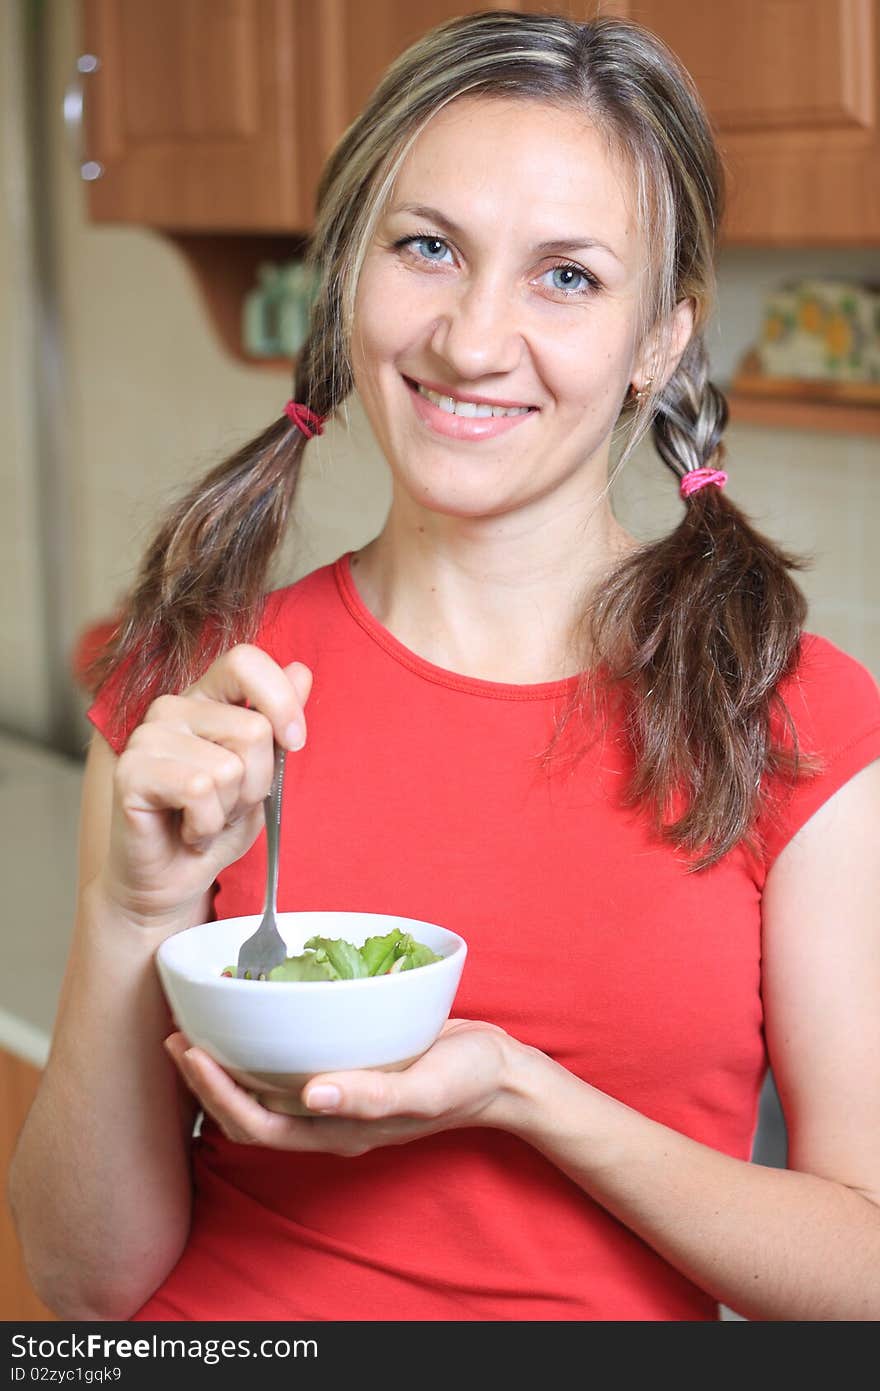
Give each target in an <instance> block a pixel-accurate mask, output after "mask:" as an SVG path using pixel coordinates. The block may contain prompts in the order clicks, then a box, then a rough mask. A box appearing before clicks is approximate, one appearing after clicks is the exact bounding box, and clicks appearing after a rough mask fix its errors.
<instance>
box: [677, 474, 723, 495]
mask: <svg viewBox="0 0 880 1391" xmlns="http://www.w3.org/2000/svg"><path fill="white" fill-rule="evenodd" d="M726 482H727V474H726V473H725V472H724V471H723V469H714V468H695V469H691V471H690V473H686V474H685V476H684V478H683V479H682V480H681V487H680V488H679V490H678V491H679V492H680V493H681V496H682V497H690V495H691V493H696V492H699V490H700V488H705V486H706V484H707V483H716V484H717V485H718V487H719V488H723V487H724V485H725V483H726Z"/></svg>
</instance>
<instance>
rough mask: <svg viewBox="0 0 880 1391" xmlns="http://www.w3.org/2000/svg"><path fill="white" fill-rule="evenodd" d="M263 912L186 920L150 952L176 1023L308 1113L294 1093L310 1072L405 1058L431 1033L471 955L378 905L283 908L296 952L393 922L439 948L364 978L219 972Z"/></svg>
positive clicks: (253, 1082) (373, 932) (266, 1090)
mask: <svg viewBox="0 0 880 1391" xmlns="http://www.w3.org/2000/svg"><path fill="white" fill-rule="evenodd" d="M259 922H260V915H259V914H255V915H253V916H248V917H243V918H226V919H221V920H220V921H219V922H209V923H201V924H199V925H198V926H197V927H190V928H187V929H185V930H184V931H183V932H179V933H176V934H175V935H174V936H172V937H168V938H166V940H165V941H164V942H163V943H162V944H161V946H160V947H159V949H158V951H157V953H156V964H157V967H158V971H159V977H160V979H161V982H162V987H163V989H164V991H165V995H166V997H167V999H168V1003H169V1005H170V1006H171V1011H172V1014H173V1016H174V1019H175V1021H176V1024H177V1026H178V1028H180V1029H181V1030H182V1031H183V1032H184V1033H185V1034H186V1035H187V1037H188V1038H189V1040H190V1041H191V1042H192V1043H194V1044H196V1045H198V1047H199V1048H202V1049H204V1051H205V1052H206V1053H209V1054H210V1056H211V1057H212V1058H214V1059H215V1060H216V1061H217V1062H218V1063H220V1065H221V1066H222V1067H223V1068H225V1069H226V1071H227V1072H228V1073H230V1075H231V1076H232V1077H234V1078H235V1080H236V1081H237V1082H239V1083H240V1084H241V1085H242V1086H244V1087H246V1088H247V1089H248V1090H250V1091H254V1092H256V1093H258V1094H259V1096H260V1099H261V1100H262V1101H263V1104H264V1105H268V1106H269V1107H270V1109H274V1110H284V1111H291V1112H293V1113H295V1114H303V1113H304V1108H303V1106H302V1104H301V1103H300V1102H299V1100H298V1096H299V1093H300V1092H301V1090H302V1088H303V1086H304V1085H305V1083H306V1082H307V1081H308V1080H309V1079H310V1078H311V1077H314V1076H315V1074H316V1073H318V1072H330V1071H337V1070H347V1069H349V1068H381V1069H383V1070H396V1069H400V1068H404V1067H407V1066H408V1065H409V1064H410V1063H412V1062H414V1061H415V1059H416V1058H418V1057H420V1056H421V1054H422V1053H424V1052H425V1051H426V1050H427V1049H428V1048H430V1046H431V1044H432V1043H433V1042H434V1040H435V1039H436V1038H437V1035H438V1034H439V1033H440V1030H441V1029H442V1027H443V1025H444V1023H445V1022H446V1020H447V1019H448V1017H449V1012H450V1010H451V1008H452V1003H453V1000H454V999H455V993H456V991H457V989H458V983H459V981H460V979H461V973H462V969H463V967H464V962H465V957H466V955H467V944H466V943H465V941H464V939H463V938H462V937H459V936H458V934H457V933H455V932H450V931H448V930H447V929H446V928H443V927H439V926H438V925H437V924H435V923H428V922H422V921H420V920H419V919H416V918H400V917H394V916H391V915H388V914H383V913H347V912H338V913H337V912H308V913H279V914H278V915H277V923H278V931H279V932H280V933H281V936H282V937H283V938H284V941H285V944H286V946H287V954H288V956H295V955H298V954H299V953H300V952H301V951H302V950H303V947H304V945H305V943H306V942H307V941H308V939H309V938H310V937H312V936H316V935H317V936H321V937H330V938H335V937H342V938H344V939H345V940H346V941H348V942H351V943H352V944H353V945H354V946H358V947H359V946H362V945H363V943H364V942H365V941H366V939H367V938H368V937H375V936H384V934H385V933H388V932H391V931H392V930H393V929H394V928H395V927H396V928H399V929H400V931H401V932H409V933H411V934H412V935H413V937H415V939H416V941H417V942H422V943H424V945H425V946H427V947H430V948H431V950H432V951H434V952H437V953H438V954H439V955H440V956H441V957H442V960H441V961H435V962H432V963H431V965H430V966H419V967H416V968H415V969H414V970H410V971H400V972H397V973H395V974H394V975H383V976H367V977H365V978H363V979H360V980H333V981H251V980H236V979H234V978H231V977H228V976H223V975H221V972H222V971H223V970H224V969H225V968H226V967H227V966H231V965H234V964H235V962H236V961H237V959H238V951H239V948H240V946H241V944H242V942H244V941H245V940H246V939H247V938H248V937H250V936H251V935H252V933H254V932H255V931H256V929H257V927H258V925H259Z"/></svg>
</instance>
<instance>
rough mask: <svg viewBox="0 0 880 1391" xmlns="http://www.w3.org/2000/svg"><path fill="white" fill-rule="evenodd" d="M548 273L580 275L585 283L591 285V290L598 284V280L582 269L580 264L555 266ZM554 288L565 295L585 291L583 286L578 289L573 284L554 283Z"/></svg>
mask: <svg viewBox="0 0 880 1391" xmlns="http://www.w3.org/2000/svg"><path fill="white" fill-rule="evenodd" d="M547 274H548V275H574V276H579V277H580V279H581V280H582V281H584V284H585V285H586V286H588V287H589V289H591V290H595V289H596V285H597V282H596V280H594V279H593V277H592V276H590V275H588V274H587V272H586V271H585V270H581V268H580V266H568V265H562V266H553V267H552V268H551V269H550V270H549V271H548V272H547ZM553 288H554V290H559V291H560V293H561V294H563V295H572V294H582V293H583V288H581V289H577V288H575V287H573V286H571V285H554V286H553Z"/></svg>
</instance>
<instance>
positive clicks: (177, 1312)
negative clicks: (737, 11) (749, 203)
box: [11, 10, 880, 1321]
mask: <svg viewBox="0 0 880 1391" xmlns="http://www.w3.org/2000/svg"><path fill="white" fill-rule="evenodd" d="M722 208H723V182H722V170H721V163H720V160H719V157H718V152H717V150H716V148H715V145H714V143H713V139H712V134H711V130H710V127H709V123H708V121H707V118H706V114H705V112H704V110H703V108H702V106H701V104H700V101H699V98H698V95H697V93H696V90H695V88H694V84H693V82H692V81H691V79H690V77H689V76H688V74H687V73H686V72H685V71H684V70H683V68H682V67H681V65H680V63H679V62H678V61H677V59H676V58H675V56H674V55H673V54H671V53H670V52H669V51H668V49H666V48H665V47H664V46H663V44H661V43H660V42H659V41H658V40H657V39H656V38H655V37H654V36H653V35H651V34H650V33H648V32H647V31H646V30H644V29H643V28H641V27H640V26H638V25H637V24H634V23H631V22H626V21H623V20H617V19H611V18H598V19H595V20H593V21H590V22H588V23H583V24H579V23H576V22H574V21H573V20H571V19H569V18H567V17H565V16H561V15H554V14H544V13H542V14H527V13H521V12H513V11H504V10H500V11H491V12H485V13H479V14H473V15H468V16H465V17H464V18H460V19H456V20H453V21H450V22H449V23H447V24H443V25H441V26H439V27H438V28H436V29H434V30H432V31H431V32H430V33H428V34H426V35H425V36H424V38H422V39H421V40H420V41H419V42H418V43H416V44H414V45H413V46H412V47H411V48H410V49H409V50H407V52H405V53H404V54H402V55H401V56H400V57H399V58H398V59H397V60H396V62H395V63H394V64H392V66H391V67H390V68H389V70H388V72H387V73H386V74H385V76H384V77H383V79H382V81H381V82H380V84H379V86H378V87H377V89H376V91H375V92H374V93H373V95H372V96H371V98H370V101H369V102H368V104H367V106H366V108H365V109H364V111H363V112H362V113H361V114H360V115H359V116H358V117H357V119H356V120H355V121H354V122H353V123H352V125H351V126H350V127H349V129H348V130H347V131H346V132H345V133H344V135H343V137H342V139H341V140H340V141H339V143H338V145H337V146H336V148H335V149H334V150H333V152H332V154H331V156H330V158H329V160H328V162H327V165H326V167H325V169H324V171H323V174H322V177H321V181H320V187H319V190H318V201H317V219H316V226H315V231H314V238H313V244H312V251H311V254H312V259H313V262H314V265H315V267H316V268H318V269H319V270H320V274H321V290H320V294H319V295H318V298H317V300H316V302H315V304H314V307H313V311H312V319H311V324H310V331H309V336H308V340H307V342H306V344H305V346H304V349H303V352H302V355H301V357H300V360H299V363H298V366H297V377H296V383H295V387H296V389H295V392H294V395H295V397H296V399H295V400H293V401H291V402H289V403H288V404H287V406H286V407H285V409H284V412H283V413H282V414H281V416H280V418H279V420H277V421H275V422H273V423H272V424H270V425H269V426H267V428H266V430H265V431H264V432H263V433H262V434H261V435H260V436H259V437H258V438H257V439H256V440H254V441H252V442H251V443H250V444H249V445H247V446H246V447H245V448H243V449H242V450H240V451H239V452H238V453H237V454H235V455H234V456H233V457H232V458H231V459H229V460H228V461H226V462H225V463H224V464H221V465H220V466H219V467H218V468H217V469H215V470H214V471H213V472H212V473H211V474H210V475H209V476H208V478H207V479H206V480H205V481H204V483H203V484H201V485H199V486H198V487H197V488H196V489H194V490H193V492H192V493H191V494H190V495H189V496H188V497H186V498H185V499H184V500H183V502H182V503H181V504H180V506H179V507H178V508H177V509H176V510H175V512H174V513H173V514H172V515H171V517H170V518H169V519H168V520H167V522H166V523H165V524H164V525H163V527H162V529H161V530H160V532H159V534H158V536H157V537H156V539H155V541H154V543H153V546H152V547H151V549H150V552H149V554H148V556H147V557H146V560H145V563H144V566H143V569H142V572H141V575H140V578H139V580H138V583H137V585H136V587H135V590H134V592H133V594H132V596H131V598H130V601H129V604H128V607H127V611H126V616H125V620H124V622H123V624H122V626H121V629H120V632H119V634H118V637H117V640H116V642H115V644H114V646H113V648H112V650H111V652H110V653H109V656H108V660H107V663H106V664H105V674H106V679H105V681H104V684H103V685H102V687H101V689H100V692H99V694H98V698H97V700H96V703H95V705H94V706H93V708H92V710H91V712H90V714H91V718H92V720H93V722H94V724H95V726H96V728H97V730H98V731H99V733H98V734H97V735H96V737H95V740H94V742H93V746H92V749H91V751H90V755H89V764H88V770H87V775H86V792H85V802H84V810H83V832H82V845H83V850H82V871H81V873H82V890H81V902H80V913H79V917H78V921H77V929H76V935H75V939H74V945H73V948H72V951H71V956H70V961H69V964H68V973H67V977H66V980H65V989H64V992H63V995H62V1003H61V1005H60V1007H59V1015H58V1021H57V1024H56V1032H55V1037H54V1039H53V1049H52V1056H51V1058H50V1062H49V1066H48V1068H47V1070H46V1073H45V1076H44V1078H43V1082H42V1084H41V1090H40V1093H39V1094H38V1097H37V1100H36V1103H35V1106H34V1108H33V1111H32V1113H31V1115H30V1117H29V1119H28V1123H27V1125H26V1127H25V1130H24V1132H23V1135H22V1139H21V1141H20V1146H19V1150H18V1152H17V1156H16V1163H15V1167H14V1172H13V1184H12V1190H11V1191H12V1195H13V1207H14V1210H15V1212H16V1217H17V1221H18V1224H19V1231H20V1235H21V1238H22V1242H23V1245H24V1248H25V1252H26V1255H27V1260H28V1267H29V1269H30V1270H31V1272H32V1274H33V1276H34V1280H35V1283H36V1285H37V1288H38V1290H39V1291H40V1293H41V1295H42V1296H43V1298H44V1299H46V1301H47V1303H49V1304H50V1306H51V1307H53V1308H56V1309H57V1310H58V1311H59V1312H63V1313H64V1314H65V1315H66V1316H67V1317H72V1318H82V1317H96V1318H129V1317H131V1318H134V1319H138V1320H143V1319H169V1318H171V1319H205V1320H216V1319H223V1318H236V1319H267V1318H279V1319H328V1318H329V1319H340V1318H341V1319H354V1320H363V1319H367V1318H369V1319H373V1318H396V1319H430V1320H440V1319H446V1320H462V1319H465V1320H488V1319H492V1320H523V1319H525V1320H533V1319H534V1320H539V1319H567V1320H584V1319H594V1320H621V1319H626V1320H645V1319H652V1320H686V1321H694V1320H708V1319H715V1318H717V1317H718V1306H719V1301H720V1302H721V1303H723V1304H724V1305H726V1306H727V1307H729V1308H731V1309H734V1310H736V1311H737V1312H739V1313H741V1314H742V1315H745V1316H747V1317H750V1318H759V1319H761V1318H765V1319H795V1320H804V1319H816V1318H843V1319H852V1318H877V1317H880V1287H878V1282H877V1272H878V1270H880V1188H878V1181H877V1174H878V1173H880V1139H878V1137H880V1023H878V1021H880V1009H878V1007H877V1005H878V995H880V980H878V957H877V949H876V941H877V929H876V904H877V902H878V901H880V862H878V857H877V855H876V843H875V841H876V825H877V822H878V817H880V778H878V776H877V775H878V772H880V765H878V764H877V760H878V758H880V692H878V689H877V686H876V683H875V682H874V681H873V679H872V677H871V676H870V674H869V673H868V672H867V671H866V670H865V668H863V667H861V666H860V664H859V663H858V662H856V661H855V660H854V659H853V658H851V657H849V656H848V655H847V654H846V653H844V652H841V651H840V650H839V649H837V648H835V647H834V646H833V645H832V644H831V643H828V642H826V641H825V640H824V639H822V638H820V637H818V636H816V635H813V634H809V633H806V632H804V630H803V622H804V619H805V615H806V603H805V600H804V597H803V595H802V594H801V592H800V590H799V589H798V587H797V585H796V584H795V583H794V581H793V580H792V578H791V575H790V573H789V572H790V571H791V570H792V569H796V568H798V566H799V565H801V564H802V562H801V561H800V560H799V559H798V558H797V557H795V556H792V555H788V554H786V553H785V552H783V551H782V550H780V549H779V548H778V547H777V546H775V545H774V544H773V542H772V541H770V540H769V539H768V538H766V537H764V536H762V535H761V534H760V533H759V532H758V531H757V530H755V528H754V527H753V526H752V525H751V523H750V522H749V520H748V518H747V517H746V515H745V514H744V513H743V512H742V511H741V510H740V509H739V508H738V507H737V506H736V505H735V504H734V503H733V502H732V501H731V499H730V497H729V496H728V495H727V493H726V492H725V491H724V485H725V483H726V482H727V474H726V472H725V471H724V470H723V469H722V468H720V465H721V464H722V463H723V461H724V446H723V444H722V435H723V431H724V427H725V424H726V420H727V408H726V404H725V401H724V397H723V396H722V394H721V393H720V392H719V391H718V389H717V388H716V387H715V386H714V384H713V383H712V381H711V378H710V373H709V365H708V361H707V356H706V350H705V346H704V342H703V329H704V326H705V323H706V320H707V317H708V315H709V313H710V312H711V307H712V300H713V293H714V255H715V243H716V233H717V229H718V227H719V225H720V222H721V215H722ZM355 390H356V391H357V392H358V394H359V396H360V398H361V400H362V402H363V406H364V409H365V411H366V413H367V415H368V417H369V421H370V424H371V426H372V429H373V432H374V434H375V437H376V439H377V441H378V443H379V446H380V448H381V449H382V451H383V453H384V455H385V457H386V459H387V461H388V465H389V468H390V470H391V475H392V482H393V497H392V505H391V508H390V511H389V514H388V517H387V520H386V523H385V525H384V526H383V528H382V531H381V532H380V534H379V535H378V536H377V537H375V538H374V539H373V540H372V541H371V542H370V543H369V545H367V546H365V547H364V548H363V550H362V551H360V552H359V553H358V554H356V555H354V554H351V553H348V552H347V553H345V554H344V555H342V556H340V557H339V558H338V559H337V560H336V562H335V563H334V564H332V565H327V566H323V567H321V568H320V569H318V570H315V571H313V572H312V573H311V574H309V575H307V576H305V578H304V579H302V580H300V581H298V582H297V583H296V584H292V585H288V586H285V587H282V588H281V589H279V590H276V591H275V592H273V593H272V594H269V595H266V594H265V593H264V587H265V583H266V572H267V565H268V562H269V559H270V558H271V555H272V553H273V550H274V547H275V545H276V543H277V542H278V540H279V538H280V536H281V534H282V532H283V528H284V523H285V519H286V516H287V513H288V509H289V507H290V503H291V501H292V499H293V497H294V495H295V492H296V485H297V479H298V475H299V468H300V464H301V460H302V452H303V449H304V447H305V443H306V440H307V439H308V438H310V437H311V436H312V435H313V434H315V433H318V432H320V431H321V430H322V428H323V425H324V423H325V421H326V420H327V419H328V418H330V417H331V416H333V415H335V414H336V413H337V412H339V411H340V410H341V408H342V406H343V404H344V402H345V401H346V399H347V398H348V396H349V395H350V393H351V392H352V391H355ZM648 429H651V430H652V437H653V441H654V444H655V446H656V449H657V452H658V454H659V456H660V459H661V460H662V462H663V463H664V465H665V466H666V467H667V468H668V469H669V470H670V472H671V473H672V475H673V476H674V478H675V480H676V483H677V485H678V487H679V492H680V496H681V500H682V516H681V520H680V523H679V525H678V526H677V527H676V528H675V529H674V530H673V531H672V533H671V534H670V535H669V536H666V537H663V538H661V539H660V540H659V541H656V542H654V543H652V544H650V545H640V544H639V543H638V542H636V541H635V540H634V538H633V537H631V536H629V535H628V534H627V533H626V532H625V531H624V529H623V528H622V527H621V526H620V525H619V523H618V522H617V520H616V518H615V517H614V514H613V512H612V510H611V507H610V504H609V500H608V499H609V487H610V482H611V478H610V476H609V475H610V473H611V468H610V449H611V442H612V437H614V436H615V435H617V434H618V433H620V435H621V436H622V437H623V440H624V448H623V450H622V453H621V456H620V459H619V461H618V463H617V468H620V467H622V466H623V465H624V463H625V462H626V460H627V458H628V457H629V455H630V454H631V451H632V449H633V448H634V447H635V445H636V443H637V442H638V440H639V439H640V438H642V437H643V436H644V434H645V432H646V431H647V430H648ZM306 707H307V708H308V725H309V728H308V740H307V741H306V729H305V721H306ZM274 744H282V745H283V746H284V747H286V748H288V749H290V750H291V751H298V752H296V757H295V758H294V759H292V760H290V763H291V764H292V767H291V773H290V776H289V777H288V779H287V781H286V784H285V788H286V792H285V795H286V796H287V797H289V798H291V799H293V800H294V802H295V805H294V806H292V807H291V814H290V815H288V816H285V818H284V820H283V823H282V827H283V830H282V836H281V848H280V857H281V868H280V878H279V906H280V907H281V908H283V909H295V908H298V909H302V908H308V909H316V910H318V911H327V912H332V911H336V912H339V911H346V910H348V911H351V912H368V913H384V914H391V915H395V916H402V917H403V916H405V917H409V918H412V919H416V920H420V921H422V922H424V923H436V924H439V925H442V926H444V927H446V928H448V929H451V930H452V931H454V932H456V933H458V934H459V935H460V936H461V937H462V938H463V939H464V940H465V941H466V942H467V944H468V961H467V968H466V970H465V972H464V974H463V977H462V983H461V988H460V992H459V995H458V996H457V997H456V1002H455V1010H454V1017H452V1018H450V1020H449V1021H448V1022H447V1025H446V1027H445V1028H444V1030H443V1032H442V1033H441V1035H440V1036H439V1037H438V1038H437V1040H436V1042H435V1043H434V1044H432V1046H431V1047H430V1048H428V1049H427V1051H426V1052H425V1053H424V1054H423V1055H422V1056H421V1057H419V1058H417V1059H416V1060H415V1061H413V1062H412V1063H410V1064H409V1065H408V1066H406V1067H404V1068H402V1069H401V1070H400V1071H395V1072H380V1071H378V1070H377V1068H366V1069H364V1070H362V1071H343V1072H339V1071H337V1072H328V1073H324V1074H321V1075H320V1076H317V1077H314V1078H312V1079H311V1081H310V1082H309V1083H308V1084H307V1085H306V1086H305V1087H304V1088H303V1090H302V1093H301V1094H300V1096H299V1099H300V1100H301V1101H302V1102H303V1104H304V1105H305V1106H306V1107H308V1109H309V1110H310V1111H311V1112H312V1114H311V1115H307V1116H297V1115H283V1114H278V1113H275V1112H274V1111H273V1110H270V1109H269V1108H267V1107H264V1106H263V1105H261V1103H260V1101H259V1099H258V1098H257V1097H255V1096H253V1095H251V1094H249V1093H248V1092H246V1091H244V1090H243V1089H242V1088H241V1087H240V1086H239V1085H237V1084H236V1082H235V1081H234V1080H233V1079H232V1078H231V1077H230V1076H229V1075H228V1074H227V1072H225V1071H224V1069H223V1068H221V1067H220V1066H219V1065H218V1064H217V1063H215V1062H213V1061H212V1059H211V1058H210V1057H209V1056H208V1055H207V1054H206V1053H205V1052H203V1051H202V1050H201V1049H200V1048H198V1047H191V1046H189V1044H190V1041H189V1040H188V1039H187V1038H186V1037H184V1036H183V1035H182V1034H181V1032H180V1030H179V1029H178V1028H176V1027H175V1026H174V1022H173V1021H172V1020H170V1019H169V1018H168V1015H167V1011H166V1010H165V1008H164V1004H163V1001H162V998H161V994H160V992H159V988H158V984H157V982H156V978H155V969H154V963H153V956H154V953H155V951H156V949H157V947H158V946H159V945H160V944H161V943H162V942H163V941H164V940H165V939H166V938H167V937H169V936H170V935H171V934H172V933H176V932H179V931H181V930H182V929H184V928H186V927H188V926H190V925H192V924H195V923H197V922H199V921H200V920H203V919H207V920H210V919H211V918H222V919H229V918H236V917H244V916H245V915H248V914H253V913H255V912H257V911H258V910H259V906H260V898H261V892H262V884H263V879H264V875H263V868H264V866H263V861H262V853H263V852H262V845H261V842H260V841H259V840H258V836H259V831H260V828H261V822H262V817H261V804H262V799H263V798H264V797H265V795H266V793H267V791H268V788H269V785H270V782H271V778H272V769H273V745H274ZM331 935H332V934H331ZM335 935H341V934H335ZM268 988H271V987H267V989H268ZM169 1031H170V1032H169ZM378 1032H381V1026H378ZM166 1035H169V1036H168V1037H167V1038H166ZM163 1042H164V1043H165V1045H166V1048H167V1054H166V1053H163V1049H162V1043H163ZM768 1058H769V1059H770V1060H771V1061H772V1065H773V1072H774V1076H775V1078H776V1081H777V1085H778V1087H779V1092H780V1096H781V1099H782V1102H783V1106H784V1109H785V1114H786V1125H787V1131H788V1138H789V1163H790V1166H791V1167H790V1170H789V1171H788V1172H785V1171H778V1170H775V1169H767V1168H762V1167H761V1166H759V1165H754V1164H750V1163H749V1156H750V1149H751V1142H752V1137H753V1134H754V1129H755V1121H756V1113H757V1105H758V1099H759V1095H760V1091H761V1084H762V1080H763V1078H764V1077H765V1075H766V1071H767V1065H768ZM178 1069H179V1071H178ZM198 1108H201V1109H202V1110H203V1111H204V1116H205V1120H204V1125H203V1127H202V1132H201V1134H200V1135H199V1137H198V1138H197V1139H196V1140H195V1142H193V1141H192V1122H193V1118H194V1114H195V1112H196V1110H197V1109H198ZM86 1116H87V1117H88V1118H89V1124H88V1126H86V1124H85V1123H84V1119H83V1118H84V1117H86ZM108 1137H112V1138H109V1139H108ZM389 1151H392V1152H389ZM120 1174H125V1175H126V1176H128V1177H129V1179H130V1182H127V1183H124V1184H121V1183H119V1175H120ZM71 1271H73V1272H74V1274H73V1275H71Z"/></svg>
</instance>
